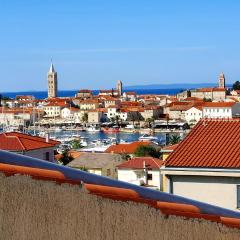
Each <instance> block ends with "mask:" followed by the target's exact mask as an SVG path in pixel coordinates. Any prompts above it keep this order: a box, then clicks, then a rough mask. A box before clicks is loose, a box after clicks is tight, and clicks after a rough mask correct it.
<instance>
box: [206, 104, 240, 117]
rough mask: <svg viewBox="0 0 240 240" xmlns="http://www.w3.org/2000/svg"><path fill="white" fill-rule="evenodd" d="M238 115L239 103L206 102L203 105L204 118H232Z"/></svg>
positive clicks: (239, 110)
mask: <svg viewBox="0 0 240 240" xmlns="http://www.w3.org/2000/svg"><path fill="white" fill-rule="evenodd" d="M239 115H240V103H236V102H207V103H205V104H204V106H203V117H204V118H232V117H236V116H239Z"/></svg>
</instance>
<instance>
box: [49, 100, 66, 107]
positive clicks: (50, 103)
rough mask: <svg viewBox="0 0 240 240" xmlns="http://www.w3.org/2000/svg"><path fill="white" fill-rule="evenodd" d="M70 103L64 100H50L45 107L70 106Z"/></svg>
mask: <svg viewBox="0 0 240 240" xmlns="http://www.w3.org/2000/svg"><path fill="white" fill-rule="evenodd" d="M68 106H69V104H67V103H65V101H64V102H61V101H60V102H49V103H48V104H47V105H45V107H68Z"/></svg>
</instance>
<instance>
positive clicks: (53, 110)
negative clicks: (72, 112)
mask: <svg viewBox="0 0 240 240" xmlns="http://www.w3.org/2000/svg"><path fill="white" fill-rule="evenodd" d="M68 106H69V104H67V103H65V102H50V103H48V104H47V105H45V106H44V107H43V110H44V112H45V113H46V117H60V116H61V110H62V109H63V108H65V107H68Z"/></svg>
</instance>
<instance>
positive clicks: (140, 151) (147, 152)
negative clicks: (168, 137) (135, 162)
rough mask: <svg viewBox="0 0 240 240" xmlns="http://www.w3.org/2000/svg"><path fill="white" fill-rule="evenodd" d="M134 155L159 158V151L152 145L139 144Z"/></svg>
mask: <svg viewBox="0 0 240 240" xmlns="http://www.w3.org/2000/svg"><path fill="white" fill-rule="evenodd" d="M134 155H135V156H136V157H155V158H159V156H160V152H159V151H158V150H157V149H156V148H154V147H153V146H146V145H140V146H139V147H137V149H136V151H135V153H134Z"/></svg>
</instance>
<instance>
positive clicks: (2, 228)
mask: <svg viewBox="0 0 240 240" xmlns="http://www.w3.org/2000/svg"><path fill="white" fill-rule="evenodd" d="M0 239H4V240H10V239H14V240H15V239H16V240H28V239H34V240H37V239H48V240H51V239H58V240H60V239H66V240H69V239H71V240H75V239H82V240H116V239H117V240H135V239H136V240H146V239H151V240H155V239H156V240H157V239H158V240H159V239H164V240H174V239H178V240H183V239H184V240H186V239H189V240H190V239H191V240H192V239H194V240H198V239H199V240H200V239H201V240H202V239H204V240H207V239H211V240H215V239H216V240H225V239H226V240H229V239H231V240H234V239H240V230H239V229H234V228H227V227H225V226H222V225H221V224H217V223H212V222H208V221H205V220H193V219H190V220H186V219H184V218H181V217H174V216H170V217H165V216H163V215H161V212H160V211H159V210H155V209H153V208H151V207H148V206H147V205H144V204H137V203H130V202H117V201H112V200H108V199H103V198H101V197H96V196H93V195H89V194H87V193H86V190H85V189H82V188H81V187H79V186H69V185H68V184H63V185H57V184H56V183H54V182H46V181H39V180H33V179H31V178H30V177H27V176H13V177H5V176H4V175H2V174H0Z"/></svg>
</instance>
